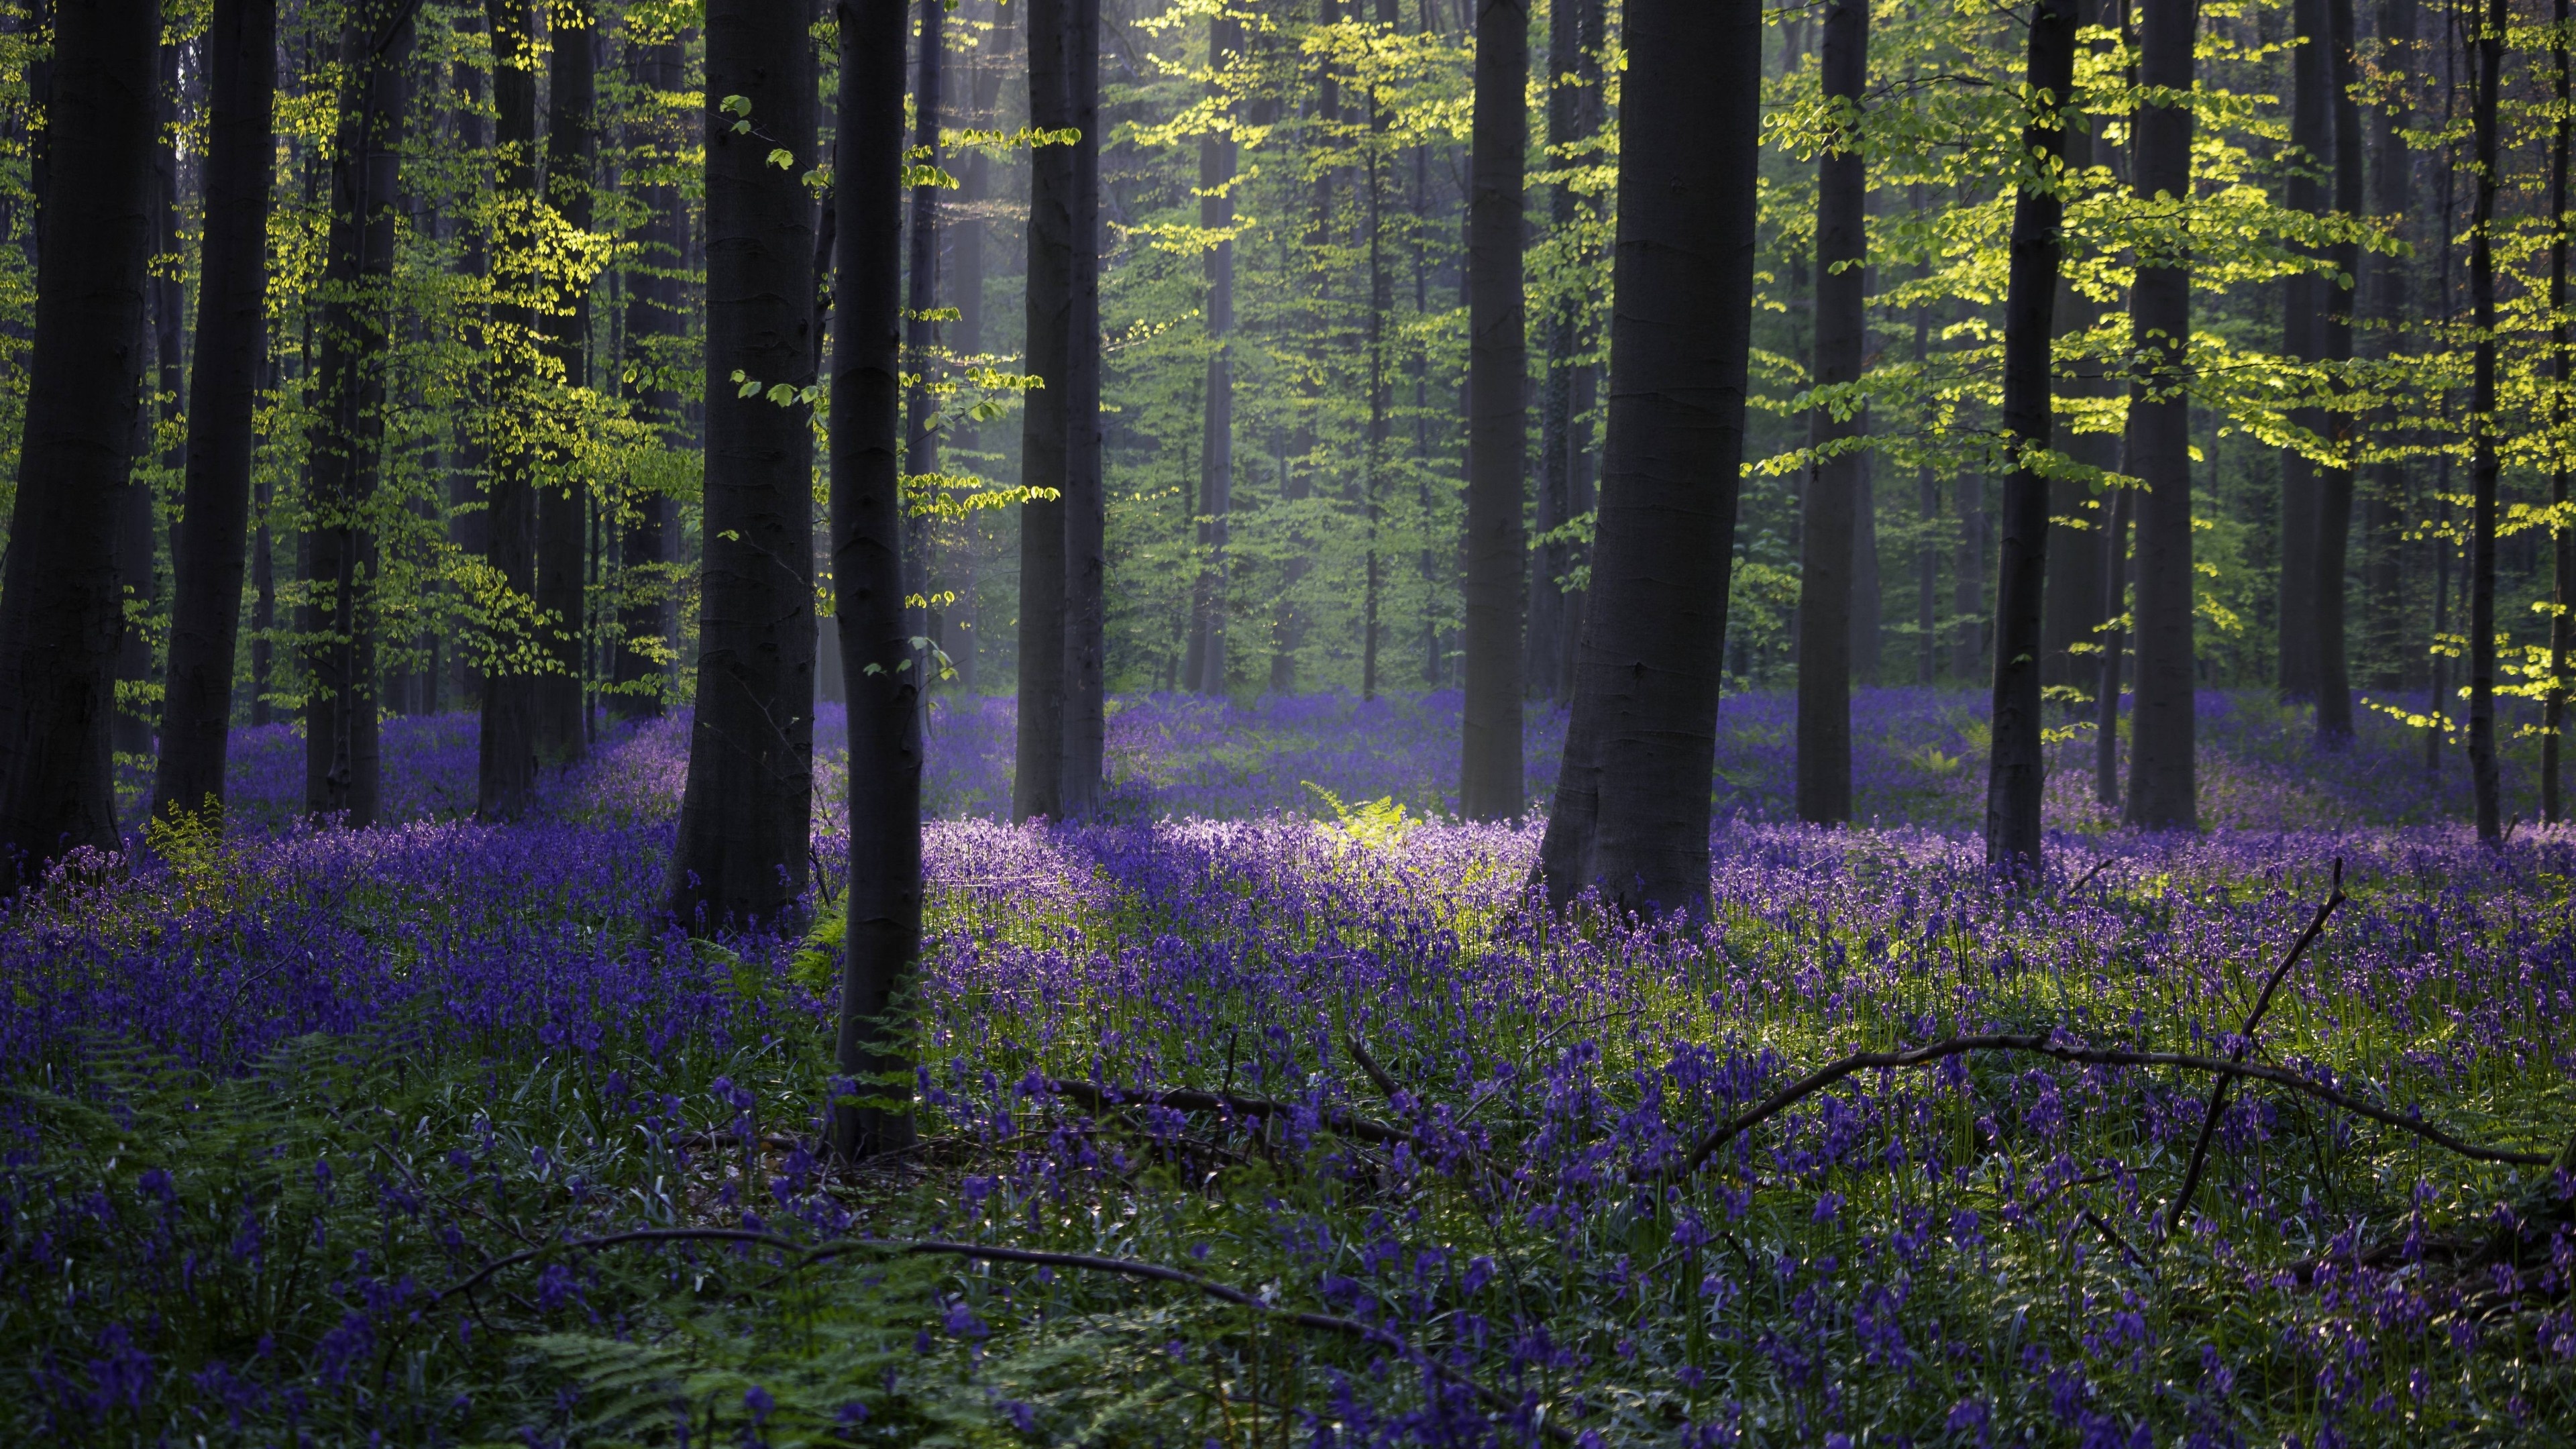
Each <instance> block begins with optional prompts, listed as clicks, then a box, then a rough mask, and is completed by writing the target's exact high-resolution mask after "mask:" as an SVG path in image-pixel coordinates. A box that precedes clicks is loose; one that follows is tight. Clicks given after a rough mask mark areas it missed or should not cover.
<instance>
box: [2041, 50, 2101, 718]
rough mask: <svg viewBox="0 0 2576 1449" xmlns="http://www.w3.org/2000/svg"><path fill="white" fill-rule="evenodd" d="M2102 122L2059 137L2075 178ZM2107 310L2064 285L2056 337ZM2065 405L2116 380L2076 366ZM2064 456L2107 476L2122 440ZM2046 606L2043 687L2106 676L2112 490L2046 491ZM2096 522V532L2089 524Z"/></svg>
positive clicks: (2061, 390)
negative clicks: (2102, 654)
mask: <svg viewBox="0 0 2576 1449" xmlns="http://www.w3.org/2000/svg"><path fill="white" fill-rule="evenodd" d="M2103 12H2104V4H2103V0H2078V3H2077V5H2076V24H2077V26H2079V27H2082V26H2092V25H2100V24H2102V23H2103V22H2104V15H2103ZM2100 124H2101V122H2099V121H2093V122H2088V123H2086V124H2080V125H2074V126H2069V127H2067V128H2066V129H2065V130H2063V131H2061V132H2059V133H2058V135H2059V145H2060V146H2061V147H2063V153H2064V156H2065V158H2066V166H2067V169H2068V170H2069V171H2072V172H2076V173H2079V174H2080V173H2082V172H2085V171H2089V170H2091V169H2092V167H2093V165H2094V163H2095V159H2096V158H2095V156H2094V150H2093V130H2092V128H2093V127H2095V126H2099V125H2100ZM2102 312H2103V308H2102V304H2101V303H2099V302H2096V301H2094V300H2093V299H2092V298H2091V297H2088V296H2086V295H2085V294H2084V293H2082V292H2080V291H2078V290H2076V288H2075V287H2074V286H2073V285H2072V284H2071V283H2070V282H2069V281H2067V280H2065V279H2063V278H2061V279H2060V280H2059V282H2058V289H2057V335H2058V336H2060V337H2068V336H2074V335H2079V334H2082V333H2086V332H2090V331H2091V330H2093V328H2094V326H2095V325H2096V324H2098V323H2099V322H2100V321H2101V320H2102ZM2055 388H2056V391H2057V393H2058V394H2059V395H2061V396H2065V397H2076V398H2087V399H2107V398H2109V397H2110V396H2111V380H2110V378H2109V377H2108V376H2107V375H2106V370H2105V368H2104V366H2103V364H2102V362H2101V361H2100V359H2098V358H2085V359H2082V360H2080V361H2078V362H2076V363H2075V364H2074V365H2073V366H2072V368H2071V369H2070V371H2069V375H2067V376H2065V377H2063V378H2060V379H2058V380H2057V381H2056V383H2055ZM2055 446H2056V450H2057V452H2058V453H2059V454H2061V455H2063V456H2064V457H2066V458H2069V459H2071V460H2073V461H2074V462H2076V463H2078V464H2081V465H2083V466H2084V467H2087V468H2097V469H2100V470H2101V471H2103V472H2105V473H2111V472H2116V471H2118V469H2119V466H2120V439H2119V437H2118V435H2117V434H2114V433H2108V432H2068V433H2063V434H2059V435H2058V436H2057V438H2056V443H2055ZM2048 512H2049V529H2048V582H2047V590H2048V600H2047V603H2046V604H2045V606H2044V609H2045V614H2044V617H2043V619H2042V621H2041V628H2042V631H2043V632H2042V635H2041V644H2040V655H2039V678H2040V683H2041V684H2042V685H2044V686H2045V685H2068V686H2078V687H2080V686H2084V685H2089V684H2092V683H2095V682H2096V681H2097V680H2098V679H2099V677H2100V675H2101V672H2102V671H2101V662H2100V660H2098V659H2097V658H2095V657H2094V654H2093V651H2094V650H2096V649H2098V648H2100V647H2101V646H2102V634H2101V628H2102V620H2103V618H2104V615H2103V612H2102V599H2103V585H2102V572H2101V568H2102V560H2103V557H2104V555H2103V552H2102V536H2101V535H2102V530H2103V529H2104V528H2105V527H2107V526H2108V524H2109V521H2110V514H2111V497H2110V490H2108V489H2105V488H2103V487H2102V486H2100V485H2099V484H2092V483H2087V482H2085V481H2084V480H2083V479H2080V478H2057V479H2052V480H2050V482H2049V485H2048ZM2087 512H2090V513H2091V514H2092V518H2091V520H2090V523H2091V526H2090V527H2086V526H2084V516H2085V514H2086V513H2087Z"/></svg>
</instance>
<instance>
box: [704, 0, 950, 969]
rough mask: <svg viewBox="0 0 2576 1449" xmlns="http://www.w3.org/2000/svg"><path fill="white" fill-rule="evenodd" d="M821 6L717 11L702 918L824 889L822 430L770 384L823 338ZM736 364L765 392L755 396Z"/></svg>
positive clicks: (711, 43)
mask: <svg viewBox="0 0 2576 1449" xmlns="http://www.w3.org/2000/svg"><path fill="white" fill-rule="evenodd" d="M807 19H808V16H807V12H806V9H805V7H804V6H801V5H797V6H784V5H778V4H775V3H766V0H711V3H709V4H708V6H707V20H706V26H707V30H706V35H707V39H706V47H707V49H706V55H707V59H706V68H707V76H706V81H707V97H708V111H707V132H706V135H707V173H706V176H707V182H706V185H707V192H706V195H707V203H706V204H707V316H706V329H707V331H706V339H707V340H706V349H707V350H706V369H707V370H706V393H705V396H706V399H707V422H706V439H707V451H706V467H707V483H706V513H705V564H704V580H705V582H704V583H703V585H702V587H701V591H700V597H701V598H702V600H703V604H702V612H701V613H700V615H699V622H698V637H699V640H700V645H699V652H698V684H697V715H696V718H695V719H694V720H693V721H692V724H691V728H690V732H689V783H688V793H687V794H686V795H685V796H684V797H683V798H682V800H681V803H680V833H679V841H678V844H677V846H676V848H675V849H674V851H673V853H672V856H671V872H670V878H669V880H668V882H667V885H666V887H665V889H666V892H667V899H668V901H669V903H670V911H671V914H672V915H674V916H677V917H679V918H680V920H682V921H683V922H687V923H690V924H692V925H693V926H694V925H697V924H699V923H702V922H703V923H706V924H713V923H715V922H718V921H727V920H746V919H760V920H775V919H778V918H779V917H781V916H782V915H784V914H785V913H786V912H787V911H788V910H790V909H791V908H793V907H794V906H795V904H796V901H797V898H798V897H800V896H802V895H803V894H804V893H805V865H806V860H807V857H808V854H809V852H810V850H811V836H810V833H809V832H810V822H811V819H812V808H813V795H814V579H813V574H812V569H813V558H814V482H813V471H814V469H813V462H814V438H813V433H812V431H811V424H810V419H809V417H808V411H807V409H806V407H805V405H804V404H803V403H801V402H793V401H792V400H791V402H790V403H789V405H786V406H781V405H780V404H779V403H778V402H776V401H773V400H772V399H771V397H770V396H769V395H768V394H767V392H766V390H767V389H772V388H777V387H782V386H783V387H787V388H790V389H793V388H796V387H799V386H802V385H803V384H805V383H807V382H809V381H811V379H812V377H813V368H814V357H815V351H816V348H815V345H814V335H815V329H816V324H817V321H818V319H817V318H816V316H815V307H816V304H815V296H814V208H813V203H812V201H811V199H810V198H809V197H808V196H807V195H806V191H805V183H804V182H803V181H801V180H799V179H798V178H799V176H800V175H801V174H802V173H803V172H804V171H805V170H806V169H807V168H809V167H811V166H812V165H813V164H814V162H815V160H816V159H817V158H816V155H815V144H814V120H815V117H814V112H815V109H816V103H815V84H814V69H813V55H812V49H811V42H810V41H809V40H808V38H807V33H806V24H807ZM898 63H899V62H898ZM735 96H739V97H742V101H741V102H740V103H739V104H737V105H736V107H735V109H734V110H732V111H727V110H725V109H724V107H725V105H726V104H727V102H728V100H729V98H731V97H735ZM745 107H747V108H748V109H747V110H746V109H744V108H745ZM773 150H783V151H786V152H787V153H788V164H787V165H785V166H778V165H773V164H771V162H770V160H769V156H770V153H771V152H772V151H773ZM736 373H740V374H741V375H742V376H743V377H745V378H746V379H750V380H753V381H757V382H759V383H760V384H761V388H762V390H755V391H753V393H752V395H751V396H749V397H744V396H741V395H740V394H741V393H742V392H743V391H744V389H743V388H742V386H741V385H740V384H737V383H735V382H733V381H732V380H731V379H732V378H733V377H734V375H735V374H736Z"/></svg>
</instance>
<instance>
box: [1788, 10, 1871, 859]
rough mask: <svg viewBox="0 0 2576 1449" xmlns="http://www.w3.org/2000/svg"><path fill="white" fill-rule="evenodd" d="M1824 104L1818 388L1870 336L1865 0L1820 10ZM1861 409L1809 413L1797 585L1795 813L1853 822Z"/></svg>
mask: <svg viewBox="0 0 2576 1449" xmlns="http://www.w3.org/2000/svg"><path fill="white" fill-rule="evenodd" d="M1824 30H1825V43H1824V55H1823V58H1822V62H1821V65H1820V69H1821V71H1822V73H1823V75H1822V79H1823V82H1824V93H1825V102H1826V104H1828V105H1838V106H1839V107H1841V108H1846V109H1843V111H1842V114H1840V115H1838V116H1837V117H1836V123H1837V124H1838V125H1841V126H1843V127H1845V128H1847V129H1846V137H1847V139H1850V140H1851V141H1852V142H1853V144H1851V145H1849V146H1844V147H1837V148H1836V149H1833V150H1829V151H1827V152H1826V153H1825V154H1824V157H1823V158H1822V159H1821V160H1820V161H1818V162H1817V175H1816V312H1815V318H1816V333H1815V348H1816V352H1815V368H1814V380H1815V385H1816V386H1817V387H1818V388H1838V387H1849V386H1851V385H1853V384H1855V383H1858V382H1859V381H1860V375H1861V354H1862V353H1863V352H1864V351H1866V350H1867V347H1868V341H1869V318H1868V306H1869V297H1868V293H1867V290H1866V283H1867V281H1868V273H1867V272H1865V271H1864V270H1863V266H1864V263H1865V261H1866V258H1867V255H1868V250H1869V248H1868V235H1869V233H1868V215H1867V206H1868V197H1869V167H1868V163H1867V162H1866V161H1865V160H1864V159H1863V158H1862V155H1861V151H1860V147H1859V145H1858V144H1857V141H1858V138H1857V135H1856V133H1857V131H1858V130H1859V127H1860V125H1861V110H1862V98H1863V97H1864V96H1865V95H1866V94H1867V92H1868V88H1869V3H1868V0H1832V3H1831V4H1830V5H1828V6H1827V7H1826V9H1825V24H1824ZM1862 426H1863V420H1862V413H1861V411H1860V408H1859V405H1858V403H1857V402H1856V401H1855V400H1854V399H1852V398H1849V397H1843V398H1837V399H1835V400H1833V401H1832V402H1830V403H1828V404H1826V405H1824V406H1822V407H1818V408H1816V409H1815V410H1814V411H1813V412H1811V413H1809V414H1808V425H1807V427H1808V432H1807V437H1808V442H1809V445H1810V446H1811V447H1812V448H1813V449H1814V450H1815V454H1816V462H1815V465H1814V469H1813V471H1812V472H1811V473H1810V474H1809V476H1808V480H1807V503H1806V513H1805V517H1804V519H1803V520H1802V521H1803V524H1804V527H1802V528H1801V529H1800V544H1801V548H1800V554H1801V557H1800V565H1801V566H1800V569H1799V582H1798V818H1799V819H1801V820H1807V821H1813V822H1816V823H1818V824H1823V825H1841V824H1844V823H1846V822H1848V821H1849V820H1850V819H1851V613H1852V510H1853V507H1854V504H1855V503H1856V501H1857V500H1856V498H1855V497H1854V495H1855V494H1857V493H1858V492H1859V491H1860V465H1861V455H1860V452H1859V448H1860V446H1861V442H1860V438H1861V428H1862Z"/></svg>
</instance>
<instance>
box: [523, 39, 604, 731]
mask: <svg viewBox="0 0 2576 1449" xmlns="http://www.w3.org/2000/svg"><path fill="white" fill-rule="evenodd" d="M592 9H593V6H592V0H547V10H546V38H547V41H548V45H549V58H548V64H547V68H546V174H545V195H546V206H547V208H548V210H549V211H551V212H552V213H553V215H554V217H555V219H556V220H557V221H558V222H560V223H561V224H562V225H564V226H565V227H568V228H570V229H572V230H575V231H588V230H590V220H591V188H592V184H593V183H592V180H591V162H592V159H593V154H594V151H595V149H596V143H595V140H594V136H593V130H594V127H595V125H596V121H595V118H594V115H593V112H594V111H595V109H596V107H597V103H598V76H597V63H596V60H595V58H594V56H593V53H592V49H591V40H592V37H593V32H594V29H595V27H596V26H597V23H598V22H597V20H596V19H595V18H594V16H593V13H592ZM548 290H550V291H552V292H553V293H554V298H553V304H554V305H553V310H551V311H549V312H548V313H547V314H546V316H545V320H544V326H545V334H546V350H547V351H548V352H549V353H551V354H552V355H553V357H554V360H555V364H556V366H558V367H560V368H561V369H562V378H563V380H562V386H563V387H565V388H581V387H586V386H588V385H589V383H590V375H589V357H588V352H587V348H586V346H585V344H586V343H587V342H588V341H589V337H590V284H589V283H588V282H587V281H572V280H569V279H563V280H553V281H551V282H550V284H549V287H548ZM561 411H562V413H563V415H564V416H565V417H566V418H567V419H570V418H572V417H573V416H576V415H575V414H574V413H573V412H572V410H571V409H569V408H564V409H561ZM555 471H556V472H557V476H555V477H551V478H546V479H543V480H541V481H540V483H539V484H538V487H537V610H538V613H539V614H540V616H541V617H542V619H543V621H544V622H543V623H541V624H540V625H539V627H538V639H539V641H540V642H541V644H542V646H543V649H544V653H545V657H546V671H545V673H543V674H540V675H538V676H537V754H538V756H539V757H540V758H542V759H544V760H546V761H547V762H549V763H551V764H557V765H563V764H570V763H571V762H573V761H575V760H577V759H580V758H581V756H582V754H583V752H584V750H585V748H586V741H585V731H584V729H583V727H582V726H583V719H584V716H585V713H586V711H585V703H586V701H585V696H584V690H583V685H584V680H583V678H582V674H583V670H582V641H583V639H584V638H585V637H586V635H587V631H586V630H585V629H584V628H583V617H582V616H583V612H584V602H585V601H584V598H583V579H582V537H583V534H584V532H585V530H586V527H587V523H588V515H589V503H590V496H589V490H588V489H587V488H586V487H584V486H583V482H582V479H581V475H580V474H578V473H577V472H575V471H574V470H572V469H569V468H566V469H560V470H555Z"/></svg>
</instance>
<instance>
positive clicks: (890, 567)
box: [829, 0, 938, 1159]
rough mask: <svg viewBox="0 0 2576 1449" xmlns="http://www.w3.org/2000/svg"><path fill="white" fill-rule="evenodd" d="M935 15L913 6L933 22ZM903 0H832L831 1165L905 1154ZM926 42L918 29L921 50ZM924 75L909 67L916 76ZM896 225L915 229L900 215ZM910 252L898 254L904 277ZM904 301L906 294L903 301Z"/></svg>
mask: <svg viewBox="0 0 2576 1449" xmlns="http://www.w3.org/2000/svg"><path fill="white" fill-rule="evenodd" d="M937 3H938V0H930V5H931V6H932V7H935V6H936V5H937ZM905 8H906V7H905V3H904V0H844V3H843V4H842V5H841V7H840V21H841V26H840V30H841V35H840V40H841V85H840V106H839V114H838V122H837V125H836V127H835V130H836V132H837V135H838V137H839V140H838V144H837V150H838V157H837V160H836V164H835V167H834V169H835V172H836V173H837V174H836V177H835V183H834V184H835V189H836V190H837V191H838V193H839V196H838V208H837V209H838V211H839V213H840V214H839V216H838V218H837V219H836V223H835V225H836V228H837V230H836V232H835V235H834V249H835V252H836V257H835V265H834V268H833V271H834V278H833V293H834V298H833V305H832V311H833V314H834V316H833V326H834V328H835V329H837V336H836V337H835V339H834V346H833V354H832V458H831V468H832V585H833V590H834V593H835V602H834V607H833V616H834V617H835V618H837V619H839V620H840V622H841V628H840V648H841V665H842V674H843V676H844V677H845V678H846V679H847V680H848V681H849V690H850V784H849V790H850V797H849V807H850V808H849V819H850V870H849V879H848V889H847V893H846V894H845V895H844V897H843V900H844V902H845V903H846V908H847V910H848V912H849V915H848V933H847V935H846V937H845V947H844V949H845V955H844V957H843V962H842V969H841V1000H840V1020H839V1029H838V1033H837V1038H836V1040H837V1048H836V1052H835V1057H834V1061H835V1065H836V1066H837V1067H838V1069H839V1071H840V1074H841V1076H843V1077H844V1078H846V1079H849V1080H850V1081H851V1083H852V1084H853V1086H852V1087H851V1088H846V1089H844V1090H845V1091H846V1092H847V1093H848V1095H847V1096H845V1097H841V1098H837V1099H836V1100H835V1101H834V1103H833V1107H832V1112H831V1126H830V1132H829V1137H830V1141H831V1145H832V1148H833V1149H834V1151H835V1153H836V1154H837V1155H838V1156H840V1157H842V1158H844V1159H852V1158H860V1157H868V1156H873V1155H876V1154H879V1153H883V1152H888V1151H892V1150H894V1149H897V1148H901V1147H904V1146H907V1145H909V1144H910V1143H911V1142H912V1140H913V1122H912V1112H911V1100H912V1068H911V1045H912V1041H911V1038H912V1031H911V1021H910V1019H909V1008H910V1005H911V993H912V981H913V973H914V967H915V964H916V963H917V962H918V961H919V959H920V955H921V749H922V745H921V707H920V705H921V691H922V671H921V670H920V668H919V667H918V666H917V664H916V667H913V668H906V667H904V666H905V665H907V664H913V663H915V661H916V660H917V657H918V656H917V654H916V651H915V650H914V649H913V647H912V643H911V639H912V634H911V627H912V626H911V625H910V623H909V622H907V619H906V614H907V613H908V610H907V609H906V607H905V597H906V595H907V593H908V592H909V586H908V584H907V582H906V569H905V564H904V532H905V520H904V510H903V464H902V462H901V460H900V459H899V457H898V455H897V453H896V451H895V444H896V440H897V427H898V424H899V422H900V418H899V403H900V398H899V392H900V383H899V381H898V378H899V376H900V371H901V361H902V352H903V343H904V337H903V332H904V326H903V309H902V308H901V307H900V306H899V305H898V302H899V297H900V287H901V273H902V271H903V207H902V192H903V165H904V134H903V42H904V30H905V29H906V27H905V24H904V18H905V17H904V11H905ZM937 34H938V32H937V30H936V29H935V28H929V29H926V30H925V39H926V43H930V44H935V43H936V39H937ZM930 64H935V62H925V66H926V67H927V66H928V65H930ZM913 214H914V216H915V218H916V219H917V218H918V217H919V216H920V214H921V213H920V211H919V210H918V204H917V200H916V209H915V211H914V213H913ZM919 255H920V254H919V251H918V250H917V249H916V250H915V252H914V259H915V261H918V260H919ZM915 295H916V296H917V295H919V293H918V292H916V294H915Z"/></svg>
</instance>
